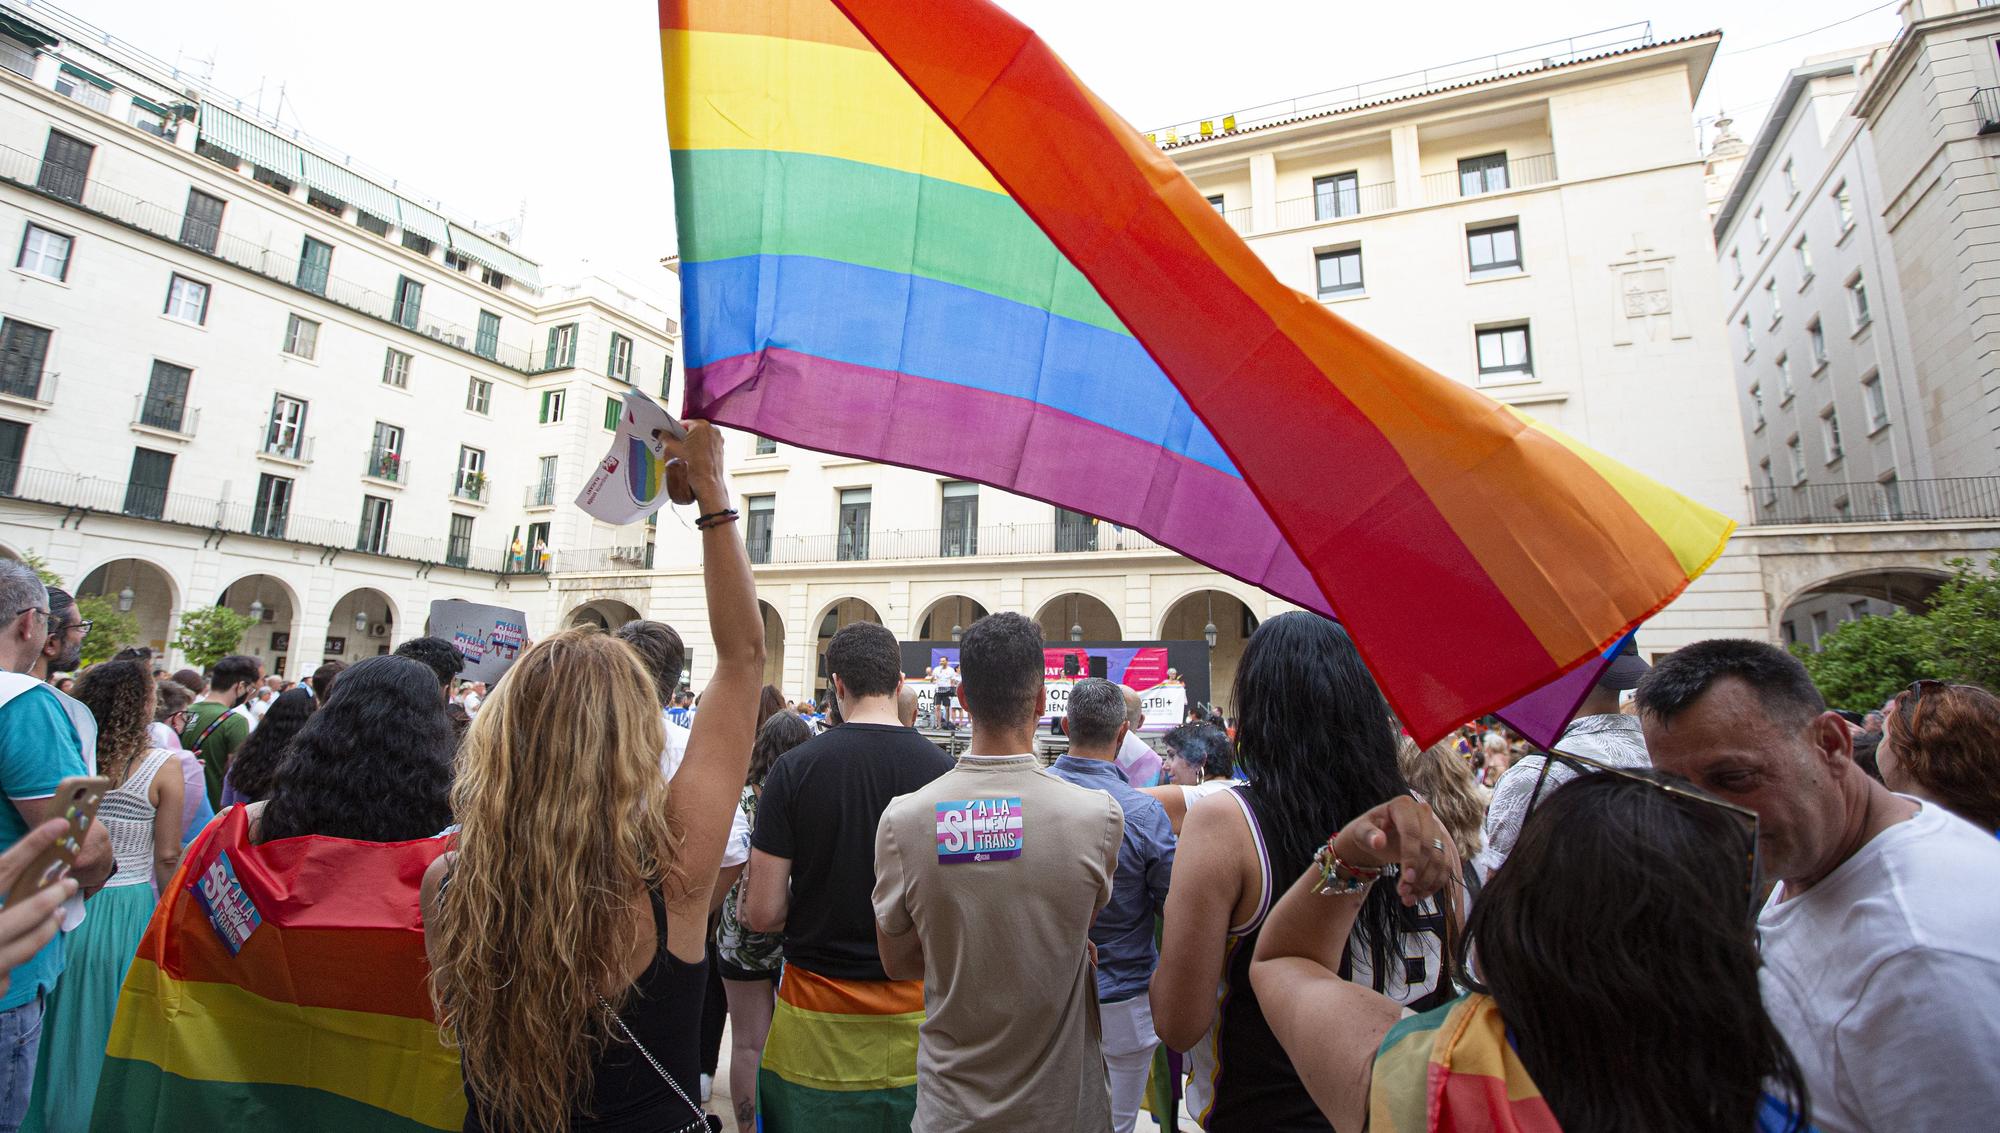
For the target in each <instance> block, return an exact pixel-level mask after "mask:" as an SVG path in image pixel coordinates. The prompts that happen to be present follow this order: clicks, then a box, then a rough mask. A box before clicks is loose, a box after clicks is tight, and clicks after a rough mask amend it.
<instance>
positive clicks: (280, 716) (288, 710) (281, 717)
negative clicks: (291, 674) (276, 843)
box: [227, 688, 319, 803]
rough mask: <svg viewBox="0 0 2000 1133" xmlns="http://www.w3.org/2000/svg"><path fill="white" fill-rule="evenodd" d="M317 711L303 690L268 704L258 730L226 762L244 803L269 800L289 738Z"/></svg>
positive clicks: (295, 690) (308, 694)
mask: <svg viewBox="0 0 2000 1133" xmlns="http://www.w3.org/2000/svg"><path fill="white" fill-rule="evenodd" d="M318 708H319V702H318V701H316V700H314V699H313V698H312V694H311V693H308V692H307V691H306V690H304V689H302V688H295V689H293V690H292V691H290V692H288V693H285V694H284V695H282V696H280V697H278V699H276V700H274V701H272V702H271V707H270V708H269V709H267V710H266V711H265V712H264V719H263V720H262V721H260V722H259V723H258V724H257V730H256V731H254V732H251V733H250V738H249V739H247V740H245V741H243V746H242V747H240V748H238V749H237V751H236V754H235V755H234V756H232V757H231V758H230V760H229V771H228V773H227V774H228V778H229V785H230V786H232V787H234V788H236V793H237V794H239V795H242V796H243V801H245V802H253V803H254V802H258V801H260V800H263V799H268V798H270V797H271V788H272V786H273V785H275V784H276V783H277V781H278V765H279V764H280V763H282V762H283V761H284V758H285V751H286V749H287V748H288V747H290V746H291V742H292V737H294V736H296V735H298V734H299V729H301V728H304V727H305V726H306V721H307V720H308V719H310V718H311V717H312V714H313V713H314V712H315V711H316V710H317V709H318Z"/></svg>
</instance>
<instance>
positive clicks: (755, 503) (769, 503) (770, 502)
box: [743, 496, 778, 563]
mask: <svg viewBox="0 0 2000 1133" xmlns="http://www.w3.org/2000/svg"><path fill="white" fill-rule="evenodd" d="M743 507H744V513H745V515H746V517H747V518H746V519H745V522H744V526H743V545H744V548H745V549H746V550H748V551H749V552H750V561H751V562H753V563H768V562H770V561H771V531H772V527H773V525H774V524H775V523H776V521H777V515H778V497H776V496H751V497H749V498H747V499H745V500H744V501H743Z"/></svg>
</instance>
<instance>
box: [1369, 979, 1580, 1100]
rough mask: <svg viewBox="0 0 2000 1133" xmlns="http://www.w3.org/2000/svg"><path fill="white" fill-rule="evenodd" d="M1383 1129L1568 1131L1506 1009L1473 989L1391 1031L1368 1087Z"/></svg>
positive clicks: (1376, 1062) (1379, 1052) (1385, 1040)
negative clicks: (1515, 1042)
mask: <svg viewBox="0 0 2000 1133" xmlns="http://www.w3.org/2000/svg"><path fill="white" fill-rule="evenodd" d="M1368 1128H1369V1129H1371V1130H1374V1131H1375V1133H1562V1127H1561V1126H1559V1125H1557V1124H1556V1117H1555V1114H1554V1113H1552V1112H1550V1110H1549V1103H1547V1102H1546V1101H1543V1100H1542V1091H1541V1090H1540V1089H1539V1088H1538V1087H1537V1086H1536V1085H1535V1082H1534V1079H1532V1078H1530V1077H1528V1068H1527V1067H1525V1066H1523V1065H1522V1064H1521V1059H1520V1058H1519V1057H1518V1056H1517V1055H1515V1053H1514V1048H1513V1047H1511V1046H1509V1045H1508V1044H1507V1025H1506V1023H1505V1022H1503V1021H1502V1020H1501V1018H1500V1009H1499V1008H1498V1007H1496V1006H1494V1003H1493V1000H1492V999H1491V998H1489V997H1487V996H1484V995H1468V996H1464V997H1462V998H1459V999H1455V1000H1453V1001H1452V1002H1450V1003H1447V1004H1445V1005H1444V1006H1442V1007H1439V1008H1436V1009H1435V1010H1431V1011H1426V1012H1424V1013H1423V1014H1421V1015H1412V1016H1411V1017H1409V1018H1407V1019H1404V1020H1402V1021H1401V1022H1399V1023H1397V1024H1396V1025H1395V1026H1394V1027H1391V1028H1390V1029H1389V1033H1388V1035H1387V1036H1385V1037H1384V1038H1383V1039H1382V1047H1381V1049H1380V1050H1379V1051H1377V1052H1376V1055H1375V1077H1374V1080H1373V1081H1372V1082H1371V1083H1370V1084H1369V1088H1368Z"/></svg>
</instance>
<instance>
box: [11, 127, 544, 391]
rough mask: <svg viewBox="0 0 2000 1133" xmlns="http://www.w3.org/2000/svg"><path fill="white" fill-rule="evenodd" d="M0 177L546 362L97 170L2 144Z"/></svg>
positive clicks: (533, 367) (535, 364)
mask: <svg viewBox="0 0 2000 1133" xmlns="http://www.w3.org/2000/svg"><path fill="white" fill-rule="evenodd" d="M0 180H4V181H8V182H11V183H12V184H14V185H16V186H18V187H20V188H23V189H27V190H29V191H31V192H36V193H40V194H41V195H43V196H45V197H49V198H51V199H53V200H59V201H64V202H67V203H68V204H71V205H74V206H75V207H77V208H80V209H83V210H84V211H85V212H90V213H95V214H96V215H98V216H101V217H104V218H106V219H108V220H112V221H115V222H117V223H119V224H123V225H125V226H126V227H128V228H134V229H137V230H139V231H141V232H144V233H146V234H147V235H150V236H156V237H158V238H160V239H162V240H166V241H169V242H171V243H175V244H179V245H181V246H182V247H184V248H187V249H189V250H191V251H194V252H198V253H200V254H202V255H205V256H209V257H211V258H213V259H217V260H221V261H223V262H225V263H228V264H232V265H234V266H236V267H239V268H242V269H243V270H245V271H248V272H252V273H254V274H256V275H261V276H263V277H264V278H266V279H269V280H273V281H275V282H277V283H280V284H283V285H284V286H286V287H290V288H293V289H295V290H298V291H302V292H305V293H307V294H311V295H315V296H318V297H319V298H322V299H324V300H326V301H327V302H329V303H333V304H335V305H337V306H341V307H345V308H347V309H348V310H350V311H354V312H356V313H358V314H362V315H366V316H368V317H370V318H374V319H380V320H381V321H383V322H386V323H395V324H396V325H398V326H402V327H405V328H406V329H409V330H412V331H415V332H416V333H419V334H422V335H424V336H425V337H428V338H430V339H433V340H435V341H437V342H439V343H442V344H444V345H446V346H449V347H452V348H454V349H457V350H462V351H464V352H465V353H466V354H468V355H472V356H475V357H483V358H487V359H489V360H491V361H494V362H497V363H499V364H500V365H502V366H505V367H507V368H508V369H510V370H516V371H519V372H521V373H524V374H533V373H539V372H541V370H542V369H543V367H542V364H541V363H542V356H541V355H540V354H538V353H536V352H535V351H533V350H530V349H528V348H527V347H525V346H521V345H518V344H513V343H500V344H498V345H497V346H496V347H495V348H494V349H493V350H492V351H491V352H490V353H489V352H488V351H486V350H483V349H477V347H479V346H481V345H482V344H481V343H480V340H479V334H478V331H477V330H476V329H475V328H473V327H468V326H464V325H461V324H459V323H455V322H452V321H450V320H449V319H440V318H437V317H435V316H433V315H429V314H424V315H421V316H420V317H412V315H413V312H412V310H411V309H410V307H409V306H408V305H405V306H403V307H400V308H399V306H398V304H397V302H396V299H395V297H394V296H393V295H390V294H388V293H385V292H381V291H375V290H372V289H370V288H367V287H363V286H361V285H360V284H357V283H354V282H352V281H350V280H346V279H342V278H340V277H339V276H333V275H328V274H326V272H325V271H324V269H322V268H319V267H318V266H317V265H315V264H311V263H308V264H306V265H305V266H304V268H303V270H302V269H301V265H300V262H299V259H298V257H297V256H295V255H291V254H288V253H286V252H283V251H280V250H278V249H275V248H271V247H268V246H266V245H264V244H261V243H258V242H257V241H255V240H249V239H245V238H244V237H241V236H237V235H235V234H232V233H230V232H228V231H226V228H227V224H228V222H227V220H226V219H225V220H224V222H223V229H225V230H218V229H217V228H216V227H215V226H214V225H212V224H209V223H207V222H206V221H203V220H201V219H200V218H197V219H196V220H195V222H194V223H188V220H187V217H186V216H185V215H184V214H185V206H184V204H183V203H174V204H163V203H160V202H156V201H150V200H147V199H145V198H143V197H140V196H138V195H136V194H134V193H130V192H127V191H126V190H124V189H121V188H118V187H116V186H114V185H110V184H107V183H105V182H104V181H103V180H102V179H100V178H99V177H98V176H97V175H96V174H95V173H94V172H93V173H91V174H89V175H88V176H84V175H80V174H77V173H75V172H74V171H73V170H69V169H67V168H64V167H61V166H56V165H53V164H47V165H46V166H45V163H44V162H43V160H42V159H41V157H39V156H37V155H35V154H32V153H28V152H25V151H23V150H18V149H14V148H12V147H11V146H0ZM399 316H402V317H399Z"/></svg>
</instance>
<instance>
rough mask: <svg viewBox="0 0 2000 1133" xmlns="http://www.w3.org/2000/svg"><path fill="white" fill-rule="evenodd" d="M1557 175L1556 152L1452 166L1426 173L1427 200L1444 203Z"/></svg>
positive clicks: (1525, 186) (1523, 187)
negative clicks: (1486, 162) (1485, 164)
mask: <svg viewBox="0 0 2000 1133" xmlns="http://www.w3.org/2000/svg"><path fill="white" fill-rule="evenodd" d="M1555 179H1556V155H1555V154H1553V153H1537V154H1530V155H1529V156H1527V157H1514V158H1507V159H1506V160H1504V161H1501V162H1496V163H1494V164H1492V165H1487V166H1481V167H1478V168H1466V167H1464V166H1463V165H1461V167H1460V168H1458V169H1448V170H1446V171H1444V172H1442V173H1427V174H1425V175H1424V181H1423V185H1424V201H1425V202H1426V203H1428V204H1434V205H1435V204H1442V203H1444V202H1446V201H1455V200H1460V199H1462V198H1467V197H1483V196H1487V195H1489V194H1492V193H1504V192H1507V191H1508V190H1510V189H1525V188H1528V187H1530V186H1534V185H1545V184H1547V183H1549V182H1550V181H1553V180H1555Z"/></svg>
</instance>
